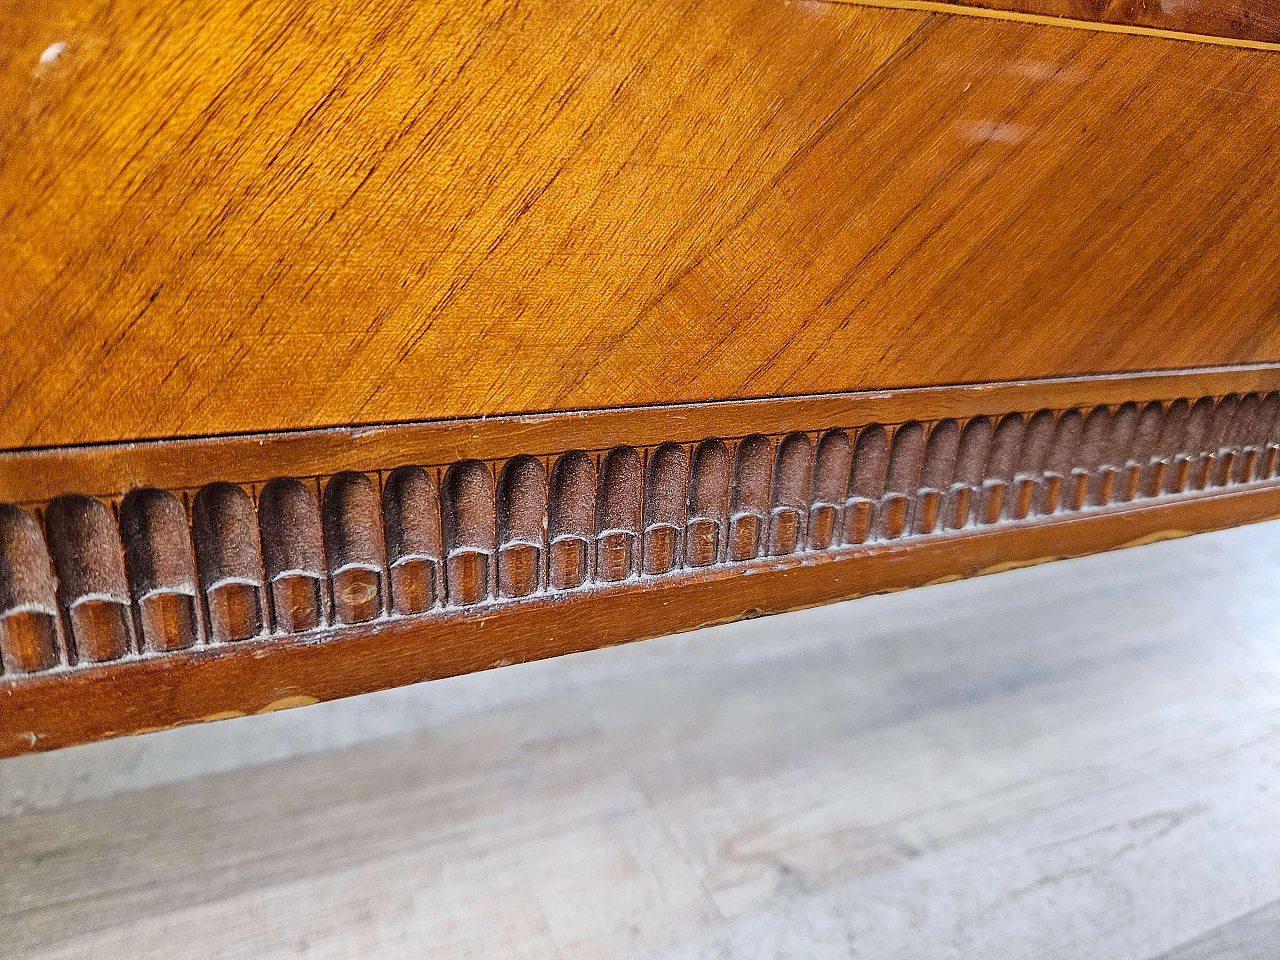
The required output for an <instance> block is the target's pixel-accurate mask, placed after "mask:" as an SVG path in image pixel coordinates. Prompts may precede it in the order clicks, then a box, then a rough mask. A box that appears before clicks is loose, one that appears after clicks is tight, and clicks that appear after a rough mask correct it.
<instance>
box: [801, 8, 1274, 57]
mask: <svg viewBox="0 0 1280 960" xmlns="http://www.w3.org/2000/svg"><path fill="white" fill-rule="evenodd" d="M819 2H824V3H846V4H853V5H855V6H860V7H878V8H881V9H885V10H918V11H921V12H927V13H943V14H954V15H958V16H964V17H982V18H984V19H987V20H1007V21H1011V22H1013V23H1032V24H1035V25H1037V26H1042V27H1067V28H1069V29H1072V30H1091V31H1095V32H1097V33H1125V34H1131V35H1134V36H1139V37H1160V38H1161V39H1164V40H1186V41H1190V42H1192V43H1208V44H1213V45H1215V46H1221V47H1239V48H1242V49H1246V50H1280V42H1272V41H1267V40H1252V39H1248V38H1245V37H1233V36H1215V35H1214V34H1211V33H1191V32H1188V31H1184V30H1166V29H1162V28H1159V27H1147V26H1143V25H1141V24H1134V23H1111V22H1108V21H1106V20H1083V19H1077V18H1075V17H1064V16H1055V15H1049V14H1039V13H1026V12H1022V11H1017V10H993V9H988V8H986V7H976V6H969V5H967V4H961V3H941V2H935V0H819ZM1277 32H1280V24H1278V25H1277Z"/></svg>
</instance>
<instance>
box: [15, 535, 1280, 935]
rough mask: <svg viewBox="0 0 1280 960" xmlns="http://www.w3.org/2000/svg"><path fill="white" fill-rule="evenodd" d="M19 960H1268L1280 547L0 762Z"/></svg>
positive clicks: (1279, 811)
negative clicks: (1049, 959)
mask: <svg viewBox="0 0 1280 960" xmlns="http://www.w3.org/2000/svg"><path fill="white" fill-rule="evenodd" d="M37 957H38V958H71V957H93V958H102V960H115V958H120V960H125V958H128V960H144V958H164V960H173V958H214V957H217V958H234V960H248V958H255V960H256V958H268V957H269V958H277V957H279V958H283V957H305V958H344V960H345V958H361V960H381V958H392V957H394V958H414V960H417V958H424V957H442V958H444V957H447V958H453V957H476V958H482V957H483V958H507V957H521V958H525V957H528V958H575V960H577V958H613V957H652V958H672V960H674V958H690V960H692V958H707V960H711V958H755V957H760V958H775V957H777V958H833V957H858V958H861V957H902V958H908V957H927V958H951V957H955V958H982V960H994V958H1006V957H1007V958H1019V960H1022V958H1035V957H1054V958H1068V957H1071V958H1074V957H1080V958H1090V960H1096V958H1142V960H1145V958H1156V957H1161V958H1165V960H1193V958H1195V960H1201V958H1210V957H1221V958H1233V960H1235V958H1264V957H1265V958H1275V957H1280V525H1277V524H1266V525H1260V526H1257V527H1252V528H1247V529H1243V530H1237V531H1229V532H1225V533H1220V534H1211V535H1206V536H1201V537H1194V538H1190V539H1187V540H1182V541H1177V542H1170V543H1162V544H1154V545H1151V546H1146V547H1140V548H1136V549H1133V550H1128V551H1122V552H1119V553H1114V554H1108V555H1104V556H1099V557H1092V558H1087V559H1084V560H1075V561H1068V562H1064V563H1058V564H1051V565H1047V566H1042V567H1036V568H1031V569H1027V570H1020V571H1014V572H1010V573H1005V574H1001V575H998V576H992V577H986V578H982V579H979V580H973V581H968V582H965V583H952V584H944V585H940V586H935V587H929V588H925V589H922V590H917V591H912V592H909V593H903V594H896V595H892V596H885V597H876V598H869V599H866V600H860V601H855V602H853V603H849V604H842V605H838V606H833V607H827V608H824V609H820V610H811V611H805V612H801V613H796V614H791V615H788V616H785V617H777V618H772V619H767V620H757V621H752V622H749V623H743V624H735V625H732V626H728V627H720V628H716V629H711V630H706V631H702V632H699V633H696V634H688V635H684V636H679V637H671V638H666V639H663V640H655V641H649V642H647V643H643V644H636V645H633V646H630V647H625V648H618V649H613V650H605V651H597V652H593V653H588V654H582V655H578V656H574V657H567V658H563V659H560V660H556V661H548V662H545V663H538V664H526V665H523V666H517V667H510V668H506V669H504V670H499V671H494V672H491V673H488V674H481V675H476V676H472V677H462V678H458V679H456V680H449V681H442V682H438V683H434V684H429V685H425V686H421V687H417V688H412V689H408V690H399V691H390V692H388V693H385V694H377V695H374V696H370V697H364V698H360V699H357V700H352V701H346V702H343V703H336V704H326V705H322V706H317V707H309V708H306V709H303V710H296V711H290V712H288V713H281V714H273V715H268V716H263V717H254V718H247V719H244V720H234V721H227V722H223V723H218V724H212V725H209V726H206V727H199V728H190V729H187V730H179V731H172V732H169V733H163V734H153V735H150V736H146V737H138V738H132V739H128V740H121V741H115V742H112V743H106V744H97V745H93V746H89V747H82V748H77V749H74V750H67V751H63V752H61V753H56V754H50V755H46V756H40V757H26V758H21V759H17V760H10V761H0V958H4V960H8V958H37Z"/></svg>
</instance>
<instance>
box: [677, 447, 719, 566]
mask: <svg viewBox="0 0 1280 960" xmlns="http://www.w3.org/2000/svg"><path fill="white" fill-rule="evenodd" d="M728 500H729V448H728V447H726V446H725V445H724V442H723V441H721V440H703V441H702V442H701V443H700V444H698V445H697V446H696V447H695V448H694V450H693V469H692V471H691V473H690V476H689V520H688V523H687V525H686V531H685V558H686V562H687V563H688V565H689V566H691V567H707V566H710V565H711V564H713V563H715V562H716V561H717V560H718V559H720V541H721V531H722V530H723V529H724V525H725V521H726V519H727V518H728Z"/></svg>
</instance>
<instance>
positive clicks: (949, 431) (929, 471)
mask: <svg viewBox="0 0 1280 960" xmlns="http://www.w3.org/2000/svg"><path fill="white" fill-rule="evenodd" d="M959 451H960V428H959V427H958V426H957V425H956V422H955V421H954V420H939V421H938V422H937V423H935V424H934V425H933V429H931V430H930V431H929V440H928V442H927V443H926V444H925V448H924V468H923V472H922V474H921V476H920V491H919V495H918V500H919V502H918V503H917V504H916V516H915V532H916V533H933V531H934V530H936V529H938V510H939V508H940V507H941V504H942V498H943V497H944V496H945V494H946V491H947V489H948V488H949V487H950V486H951V482H952V481H953V480H954V479H955V475H956V455H957V454H958V453H959Z"/></svg>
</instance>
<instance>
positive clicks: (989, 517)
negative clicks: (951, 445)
mask: <svg viewBox="0 0 1280 960" xmlns="http://www.w3.org/2000/svg"><path fill="white" fill-rule="evenodd" d="M1025 433H1026V421H1025V420H1023V419H1022V414H1020V413H1007V414H1005V415H1004V416H1003V417H1001V418H1000V421H999V423H997V424H996V429H995V434H994V436H993V437H992V439H991V452H990V453H989V454H988V456H987V466H986V469H985V471H984V473H985V477H984V479H983V482H982V505H981V507H980V508H979V512H978V516H979V519H980V520H981V521H982V522H983V523H998V522H999V521H1000V518H1001V517H1003V516H1004V513H1005V501H1006V500H1009V501H1012V500H1013V497H1012V496H1010V493H1009V487H1010V485H1012V483H1013V475H1014V472H1015V471H1016V470H1017V469H1018V458H1019V457H1020V456H1021V455H1022V441H1023V437H1024V435H1025Z"/></svg>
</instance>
